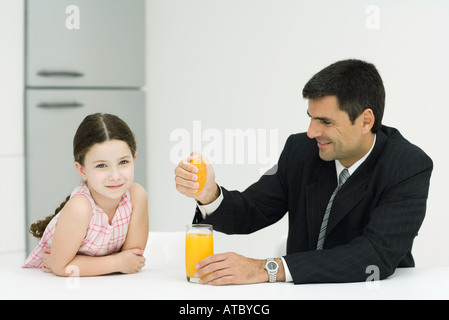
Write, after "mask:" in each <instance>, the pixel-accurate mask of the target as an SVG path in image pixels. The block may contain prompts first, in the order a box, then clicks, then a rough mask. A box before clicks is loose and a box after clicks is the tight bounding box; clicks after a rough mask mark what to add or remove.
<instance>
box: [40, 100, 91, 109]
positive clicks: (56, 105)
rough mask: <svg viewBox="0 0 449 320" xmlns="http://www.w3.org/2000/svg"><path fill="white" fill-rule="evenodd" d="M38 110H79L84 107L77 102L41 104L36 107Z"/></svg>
mask: <svg viewBox="0 0 449 320" xmlns="http://www.w3.org/2000/svg"><path fill="white" fill-rule="evenodd" d="M37 106H38V107H39V108H45V109H53V108H79V107H82V106H84V104H82V103H79V102H76V101H74V102H52V103H49V102H42V103H39V104H38V105H37Z"/></svg>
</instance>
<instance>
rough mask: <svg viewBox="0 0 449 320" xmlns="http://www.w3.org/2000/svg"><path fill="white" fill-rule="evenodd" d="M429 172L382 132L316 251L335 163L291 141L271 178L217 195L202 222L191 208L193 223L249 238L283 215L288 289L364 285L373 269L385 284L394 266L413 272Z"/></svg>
mask: <svg viewBox="0 0 449 320" xmlns="http://www.w3.org/2000/svg"><path fill="white" fill-rule="evenodd" d="M432 168H433V163H432V160H431V159H430V158H429V157H428V156H427V155H426V154H425V153H424V152H423V151H422V150H421V149H419V148H418V147H416V146H414V145H413V144H411V143H410V142H408V141H407V140H406V139H404V138H403V137H402V135H401V134H400V133H399V131H398V130H396V129H394V128H389V127H386V126H383V127H382V129H381V130H380V131H379V132H377V138H376V143H375V146H374V148H373V150H372V152H371V154H370V155H369V156H368V158H367V159H366V160H365V162H363V163H362V164H361V165H360V167H359V168H358V169H357V170H356V171H355V172H354V173H353V174H352V175H351V176H350V178H349V179H348V180H347V181H346V183H345V184H344V185H343V187H342V188H341V189H340V190H339V192H338V193H337V195H336V197H335V199H334V202H333V205H332V211H331V214H330V218H329V222H328V226H327V233H326V238H325V239H326V240H325V242H324V249H323V250H318V251H317V250H315V248H316V245H317V239H318V234H319V229H320V225H321V221H322V218H323V215H324V212H325V209H326V206H327V203H328V201H329V198H330V196H331V194H332V192H333V190H334V189H335V187H336V185H337V178H336V171H335V163H334V161H323V160H321V159H320V157H319V155H318V147H317V145H316V141H315V139H313V140H312V139H309V138H308V137H307V135H306V134H305V133H301V134H295V135H292V136H290V137H289V138H288V139H287V142H286V144H285V147H284V150H283V151H282V154H281V156H280V158H279V162H278V167H277V171H276V173H275V174H272V175H264V176H262V177H261V178H260V180H259V181H257V182H256V183H254V184H253V185H251V186H250V187H249V188H248V189H246V190H245V191H244V192H238V191H228V190H226V189H225V188H222V190H223V196H224V199H223V202H222V203H221V205H220V207H219V208H218V209H217V210H216V211H215V212H214V213H213V214H211V215H210V216H208V217H207V218H206V219H204V220H202V217H201V215H200V213H199V210H198V209H197V212H196V214H195V219H194V222H195V223H199V222H200V221H201V222H202V223H209V224H212V225H213V227H214V229H215V230H217V231H221V232H224V233H227V234H248V233H251V232H254V231H257V230H259V229H262V228H264V227H266V226H268V225H271V224H273V223H275V222H276V221H278V220H280V219H281V218H282V217H283V216H284V214H285V213H286V212H288V214H289V232H288V240H287V255H286V256H285V257H284V258H285V261H286V263H287V265H288V268H289V270H290V273H291V275H292V277H293V281H294V283H311V282H353V281H366V280H367V278H368V277H369V276H370V275H373V276H374V274H372V272H373V270H378V271H379V279H384V278H386V277H388V276H390V275H391V274H392V273H393V272H394V270H395V268H396V267H413V266H414V260H413V257H412V253H411V249H412V244H413V240H414V238H415V236H416V235H417V233H418V230H419V228H420V226H421V224H422V222H423V219H424V215H425V212H426V201H427V195H428V190H429V182H430V175H431V172H432ZM273 241H277V239H273ZM369 266H374V267H369ZM368 267H369V269H367V268H368ZM371 268H375V269H371ZM377 268H378V269H377Z"/></svg>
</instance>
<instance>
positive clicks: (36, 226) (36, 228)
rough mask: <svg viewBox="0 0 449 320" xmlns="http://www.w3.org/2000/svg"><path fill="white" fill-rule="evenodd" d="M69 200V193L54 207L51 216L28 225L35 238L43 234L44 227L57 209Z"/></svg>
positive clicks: (57, 211) (60, 208)
mask: <svg viewBox="0 0 449 320" xmlns="http://www.w3.org/2000/svg"><path fill="white" fill-rule="evenodd" d="M69 200H70V195H68V196H67V198H66V199H65V200H64V201H63V202H62V203H61V204H60V205H59V207H57V208H56V210H55V213H54V214H53V215H51V216H48V217H46V218H45V219H43V220H38V221H37V222H35V223H33V224H32V225H31V226H30V230H29V232H30V233H31V234H32V235H33V236H34V237H36V238H38V239H40V238H42V236H43V235H44V231H45V228H46V227H47V225H48V224H49V223H50V221H51V220H52V219H53V218H54V217H55V216H56V215H57V214H58V213H59V211H61V210H62V208H64V206H65V204H66V203H67V202H68V201H69Z"/></svg>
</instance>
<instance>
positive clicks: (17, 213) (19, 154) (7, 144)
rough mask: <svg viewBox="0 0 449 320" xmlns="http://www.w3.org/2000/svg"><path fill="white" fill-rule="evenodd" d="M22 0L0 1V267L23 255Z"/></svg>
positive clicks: (17, 263)
mask: <svg viewBox="0 0 449 320" xmlns="http://www.w3.org/2000/svg"><path fill="white" fill-rule="evenodd" d="M23 13H24V2H23V1H22V0H19V1H18V0H0V48H1V50H0V99H1V102H0V203H1V206H0V208H1V209H0V221H1V224H2V228H1V229H2V230H1V239H2V240H1V241H0V266H20V265H21V263H23V260H24V258H25V236H24V234H23V230H24V227H25V197H24V190H25V187H24V145H23V137H24V135H23V131H24V127H23V86H24V79H23V72H24V71H23V56H24V53H23V42H24V33H23V31H24V14H23Z"/></svg>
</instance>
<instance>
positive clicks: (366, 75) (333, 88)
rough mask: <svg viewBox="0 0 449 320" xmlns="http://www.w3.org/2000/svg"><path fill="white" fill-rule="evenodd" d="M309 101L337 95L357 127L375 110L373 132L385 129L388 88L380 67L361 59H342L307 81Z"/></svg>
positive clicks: (341, 107)
mask: <svg viewBox="0 0 449 320" xmlns="http://www.w3.org/2000/svg"><path fill="white" fill-rule="evenodd" d="M302 95H303V97H304V98H306V99H316V98H322V97H325V96H337V99H338V104H339V107H340V109H341V110H343V111H346V113H347V114H348V115H349V119H350V120H351V122H352V123H353V124H354V122H355V119H357V118H358V117H359V116H360V115H361V114H362V112H363V111H364V110H365V109H371V110H372V111H373V114H374V117H375V122H374V125H373V127H372V128H371V132H373V133H374V132H377V131H378V130H379V129H380V127H381V126H382V116H383V113H384V107H385V89H384V85H383V82H382V78H381V77H380V75H379V73H378V72H377V70H376V67H375V66H374V65H373V64H371V63H367V62H364V61H361V60H354V59H350V60H342V61H338V62H335V63H333V64H331V65H330V66H328V67H326V68H324V69H323V70H321V71H320V72H318V73H317V74H315V75H314V76H313V77H312V79H310V80H309V82H307V84H306V85H305V86H304V89H303V91H302Z"/></svg>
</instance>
